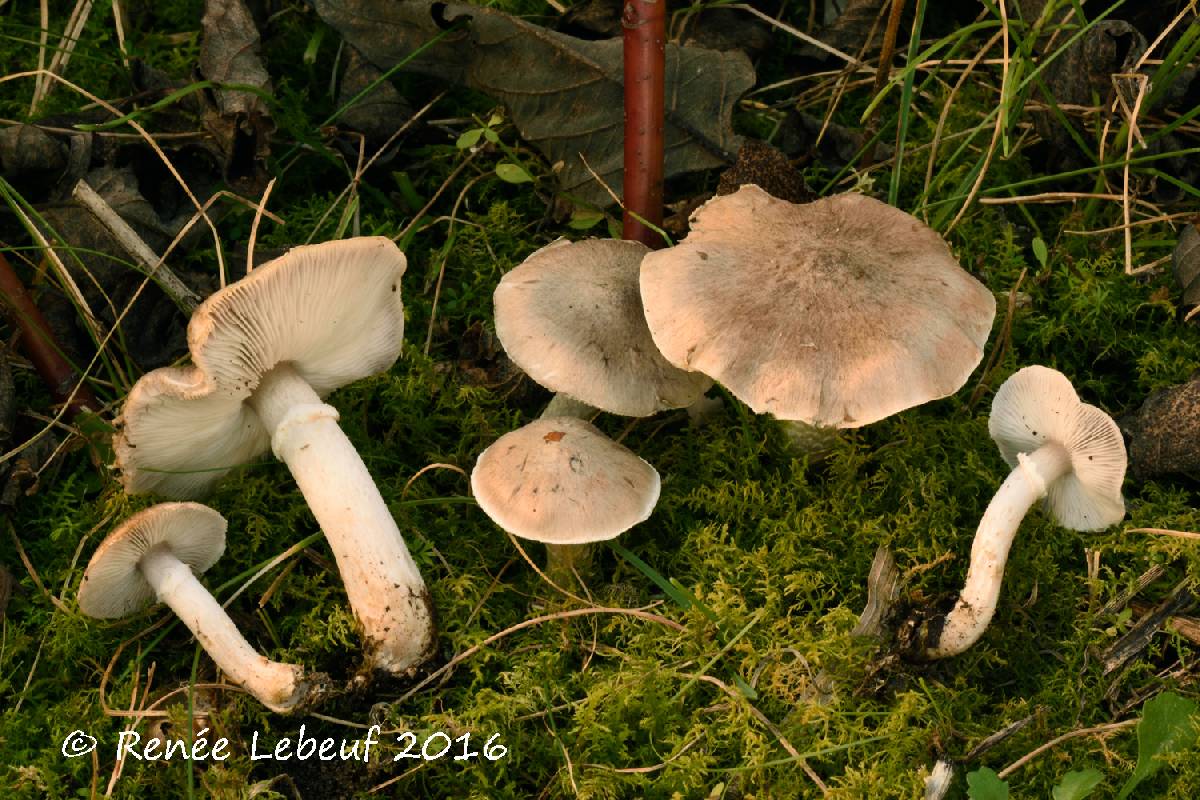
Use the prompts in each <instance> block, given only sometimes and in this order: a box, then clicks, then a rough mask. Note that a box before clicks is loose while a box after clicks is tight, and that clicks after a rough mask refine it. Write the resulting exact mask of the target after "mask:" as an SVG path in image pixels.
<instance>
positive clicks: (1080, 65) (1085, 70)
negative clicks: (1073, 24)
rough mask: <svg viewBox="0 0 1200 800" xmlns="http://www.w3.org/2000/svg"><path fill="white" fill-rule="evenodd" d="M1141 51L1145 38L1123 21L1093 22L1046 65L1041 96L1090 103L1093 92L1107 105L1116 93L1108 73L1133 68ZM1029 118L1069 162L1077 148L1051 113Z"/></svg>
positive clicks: (1080, 129)
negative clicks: (1046, 95)
mask: <svg viewBox="0 0 1200 800" xmlns="http://www.w3.org/2000/svg"><path fill="white" fill-rule="evenodd" d="M1144 52H1146V37H1144V36H1142V34H1141V33H1139V32H1138V30H1137V29H1136V28H1134V27H1133V26H1132V25H1130V24H1129V23H1128V22H1123V21H1121V20H1104V21H1102V22H1098V23H1096V25H1094V26H1093V27H1092V28H1091V29H1090V30H1088V32H1087V33H1085V34H1084V35H1083V36H1082V37H1080V38H1079V39H1077V40H1076V41H1075V42H1074V43H1073V44H1071V45H1069V46H1068V47H1067V48H1066V50H1065V51H1063V52H1062V53H1061V54H1060V55H1059V56H1058V57H1057V58H1056V59H1055V60H1054V61H1053V62H1051V63H1050V65H1049V66H1048V67H1046V72H1045V77H1044V82H1045V87H1046V90H1047V91H1048V92H1049V94H1050V96H1049V97H1046V98H1044V99H1045V100H1046V102H1048V103H1055V104H1057V105H1059V106H1064V105H1075V106H1090V105H1092V102H1093V94H1096V95H1098V96H1099V97H1100V101H1101V105H1102V106H1103V107H1105V108H1107V106H1108V104H1109V102H1110V101H1111V99H1112V96H1113V92H1114V91H1115V88H1114V86H1113V78H1112V76H1113V75H1117V74H1124V73H1129V72H1132V71H1133V67H1134V65H1135V64H1136V63H1137V60H1138V59H1139V58H1140V57H1141V55H1142V53H1144ZM1068 119H1069V117H1068ZM1033 122H1034V127H1035V128H1036V130H1037V132H1038V135H1039V136H1041V137H1042V139H1044V140H1045V141H1046V142H1048V143H1049V144H1050V147H1051V149H1052V151H1053V152H1054V154H1055V155H1056V156H1063V157H1067V158H1068V159H1071V160H1072V163H1073V160H1076V159H1078V157H1079V155H1080V154H1079V152H1078V146H1077V145H1076V144H1075V141H1074V139H1073V138H1072V136H1071V134H1070V132H1068V131H1067V130H1066V129H1065V127H1064V126H1063V125H1062V122H1061V120H1060V118H1059V117H1058V116H1056V115H1055V114H1054V113H1053V112H1052V111H1039V112H1036V113H1034V114H1033ZM1071 124H1072V125H1074V126H1075V128H1076V131H1077V133H1078V135H1080V136H1083V138H1084V141H1087V139H1088V135H1087V133H1086V132H1085V131H1084V130H1083V127H1082V126H1081V125H1079V124H1078V123H1077V122H1075V121H1074V120H1072V121H1071Z"/></svg>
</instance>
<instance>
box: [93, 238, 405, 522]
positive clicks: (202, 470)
mask: <svg viewBox="0 0 1200 800" xmlns="http://www.w3.org/2000/svg"><path fill="white" fill-rule="evenodd" d="M406 263H407V262H406V260H405V258H404V254H403V253H402V252H400V250H399V249H398V248H397V247H396V245H395V244H394V243H393V242H392V241H391V240H390V239H387V238H385V237H382V236H372V237H362V238H358V239H347V240H343V241H334V242H325V243H322V244H315V245H305V246H302V247H296V248H294V249H292V250H290V251H289V252H288V253H286V254H285V255H283V256H281V257H280V258H277V259H275V260H273V261H270V262H268V263H266V264H263V265H262V266H260V267H258V268H257V269H255V270H254V271H253V272H251V273H250V274H249V275H247V276H246V277H245V278H243V279H242V280H240V281H238V282H237V283H234V284H231V285H229V286H227V287H226V288H224V289H222V290H221V291H219V292H216V293H215V294H213V295H212V296H211V297H209V298H208V299H207V300H205V301H204V303H202V304H201V305H200V307H199V308H197V309H196V312H195V313H194V314H193V315H192V319H191V322H190V323H189V324H188V346H189V348H190V350H191V355H192V363H193V364H194V366H192V367H182V368H179V367H166V368H163V369H158V370H155V371H153V372H150V373H147V374H146V375H143V376H142V378H141V379H140V380H139V381H138V382H137V384H135V385H134V387H133V390H132V391H130V393H129V397H128V398H127V399H126V401H125V407H124V409H123V411H122V414H121V418H120V419H119V420H118V426H119V432H118V433H117V435H116V436H115V437H114V439H113V449H114V450H115V452H116V459H117V466H118V467H119V468H120V470H121V473H122V481H123V482H124V485H125V489H126V491H128V492H130V493H131V494H141V493H146V492H154V493H157V494H161V495H163V496H166V497H172V498H177V499H188V498H195V497H200V496H203V495H204V494H205V493H206V492H208V491H210V490H211V489H212V487H213V485H214V484H215V483H216V482H217V481H219V480H220V479H221V478H222V477H223V476H224V475H225V474H226V473H227V472H228V471H229V470H230V469H232V468H233V467H236V466H238V465H239V464H243V463H246V462H247V461H251V460H253V459H254V458H256V457H258V456H260V455H262V454H263V453H265V452H266V451H267V449H268V447H269V446H270V432H269V431H267V430H266V429H265V428H264V427H263V425H262V423H261V422H260V421H259V419H258V416H257V415H256V414H255V413H254V412H253V411H252V410H251V409H250V407H249V405H248V404H247V403H246V402H245V401H246V399H247V398H248V397H250V395H251V393H253V391H254V389H255V388H256V387H257V386H258V383H259V380H260V378H261V377H262V375H263V374H264V373H266V372H268V371H269V370H270V369H272V368H273V367H275V366H276V365H277V364H281V363H285V362H286V363H289V364H291V365H292V367H294V368H295V370H296V371H297V372H298V373H299V374H300V376H301V377H302V378H304V380H305V381H307V382H308V383H309V385H310V386H312V388H313V389H314V390H315V391H316V392H317V394H319V395H321V396H322V397H323V396H325V395H327V394H328V393H329V392H331V391H333V390H334V389H336V388H338V387H340V386H343V385H345V384H347V383H351V382H353V381H356V380H359V379H361V378H365V377H367V376H369V375H375V374H378V373H380V372H384V371H386V370H387V369H388V368H389V367H390V366H391V365H392V364H393V363H394V362H395V361H396V359H397V358H398V357H399V355H400V347H401V342H402V340H403V337H404V304H403V302H402V300H401V292H400V277H401V276H402V275H403V274H404V270H405V267H406Z"/></svg>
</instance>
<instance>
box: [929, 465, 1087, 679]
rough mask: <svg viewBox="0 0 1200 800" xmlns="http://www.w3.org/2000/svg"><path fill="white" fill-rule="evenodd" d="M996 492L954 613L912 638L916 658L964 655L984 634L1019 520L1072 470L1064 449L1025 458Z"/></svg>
mask: <svg viewBox="0 0 1200 800" xmlns="http://www.w3.org/2000/svg"><path fill="white" fill-rule="evenodd" d="M1017 458H1018V464H1017V466H1016V468H1015V469H1013V471H1012V472H1011V473H1009V476H1008V477H1007V478H1005V480H1004V483H1003V484H1001V485H1000V489H999V490H998V491H997V492H996V495H995V497H993V498H992V501H991V502H990V503H989V504H988V507H987V510H986V511H985V512H984V514H983V519H981V520H980V521H979V529H978V530H977V531H976V533H975V543H974V544H973V545H972V547H971V566H970V569H968V571H967V582H966V584H965V585H964V586H963V590H962V593H961V594H960V595H959V598H958V601H957V602H956V603H955V604H954V608H953V609H951V610H950V612H949V613H948V614H946V616H945V617H944V618H938V619H934V620H930V621H927V622H926V623H924V624H923V625H922V629H921V630H920V632H919V633H917V635H916V639H915V644H916V646H917V648H918V650H919V652H918V655H919V656H920V657H921V658H925V659H937V658H947V657H949V656H954V655H958V654H959V653H962V652H964V651H966V650H967V649H968V648H969V647H970V646H971V645H973V644H975V642H977V641H978V640H979V637H981V636H982V635H983V632H984V631H985V630H986V629H987V626H988V623H989V622H991V620H992V615H993V614H994V613H995V612H996V603H997V601H998V600H999V598H1000V586H1001V583H1002V581H1003V580H1004V564H1005V562H1006V561H1007V560H1008V551H1009V548H1011V547H1012V542H1013V537H1014V536H1016V533H1017V528H1019V527H1020V525H1021V519H1022V518H1023V517H1024V516H1025V514H1026V513H1027V512H1028V511H1029V509H1030V507H1032V506H1033V504H1034V503H1035V502H1037V501H1038V500H1040V499H1041V498H1042V497H1044V496H1045V494H1046V490H1047V487H1048V486H1049V485H1050V484H1052V483H1054V481H1056V480H1058V479H1059V478H1060V477H1062V476H1063V475H1065V474H1066V473H1067V472H1069V471H1070V469H1071V457H1070V455H1069V454H1068V453H1067V450H1066V448H1064V447H1063V446H1062V445H1060V444H1058V443H1056V442H1047V443H1046V444H1044V445H1042V446H1041V447H1039V448H1038V449H1037V450H1034V451H1033V452H1032V453H1029V454H1028V455H1026V454H1025V453H1020V454H1018V456H1017Z"/></svg>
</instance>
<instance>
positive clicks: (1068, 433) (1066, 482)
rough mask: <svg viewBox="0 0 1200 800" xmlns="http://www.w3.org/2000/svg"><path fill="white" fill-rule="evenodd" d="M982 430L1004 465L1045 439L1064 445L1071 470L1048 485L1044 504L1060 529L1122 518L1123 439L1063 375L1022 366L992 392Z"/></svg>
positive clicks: (1098, 525)
mask: <svg viewBox="0 0 1200 800" xmlns="http://www.w3.org/2000/svg"><path fill="white" fill-rule="evenodd" d="M988 432H989V433H991V435H992V439H994V440H995V441H996V445H997V446H998V447H999V448H1000V454H1001V455H1002V456H1003V457H1004V460H1005V461H1006V462H1008V465H1009V466H1010V467H1016V466H1017V456H1018V454H1020V453H1032V452H1033V451H1034V450H1037V449H1038V448H1039V447H1041V446H1042V445H1044V444H1046V443H1047V442H1056V443H1058V444H1059V445H1061V446H1062V447H1063V448H1065V449H1066V451H1067V454H1068V456H1069V457H1070V459H1071V471H1070V472H1068V473H1067V474H1066V475H1063V476H1062V477H1061V478H1059V479H1058V480H1057V481H1054V482H1053V483H1051V484H1050V486H1049V487H1048V489H1047V492H1046V508H1047V509H1048V510H1049V511H1050V513H1051V514H1053V515H1054V518H1055V519H1057V520H1058V522H1059V524H1060V525H1062V526H1063V527H1064V528H1071V529H1072V530H1077V531H1094V530H1100V529H1102V528H1107V527H1108V526H1109V525H1114V524H1116V523H1117V522H1120V521H1121V519H1122V518H1123V517H1124V516H1125V500H1124V499H1123V498H1122V497H1121V483H1122V481H1123V480H1124V479H1125V464H1126V457H1125V441H1124V439H1123V438H1122V437H1121V431H1120V429H1119V428H1118V427H1117V423H1115V422H1113V420H1112V418H1111V417H1109V416H1108V415H1107V414H1105V413H1104V412H1103V411H1101V410H1100V409H1098V408H1096V407H1095V406H1093V405H1089V404H1087V403H1082V402H1080V400H1079V396H1078V395H1077V394H1075V389H1074V387H1072V386H1071V382H1070V381H1069V380H1068V379H1067V377H1066V376H1065V375H1063V374H1062V373H1061V372H1058V371H1057V370H1053V369H1050V368H1049V367H1042V366H1032V367H1025V368H1024V369H1021V370H1019V371H1017V372H1015V373H1013V375H1012V376H1011V377H1009V379H1008V380H1006V381H1005V382H1004V383H1003V384H1002V385H1001V386H1000V388H999V389H998V390H997V391H996V397H995V399H994V400H993V401H992V414H991V416H990V417H989V418H988Z"/></svg>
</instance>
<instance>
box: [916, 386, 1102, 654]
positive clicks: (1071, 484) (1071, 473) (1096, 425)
mask: <svg viewBox="0 0 1200 800" xmlns="http://www.w3.org/2000/svg"><path fill="white" fill-rule="evenodd" d="M988 431H989V433H991V435H992V439H994V440H995V442H996V445H997V446H998V447H999V448H1000V453H1001V455H1003V456H1004V460H1005V461H1007V462H1008V464H1009V465H1010V466H1012V467H1013V468H1014V469H1013V471H1012V472H1011V473H1010V474H1009V476H1008V477H1007V478H1006V479H1005V480H1004V483H1003V484H1001V486H1000V489H999V490H998V491H997V492H996V496H995V497H993V498H992V501H991V502H990V503H989V504H988V507H987V510H986V511H985V512H984V514H983V519H981V520H980V522H979V528H978V530H977V531H976V533H975V542H974V544H972V546H971V566H970V568H969V570H968V571H967V581H966V584H965V585H964V586H963V590H962V593H961V594H960V595H959V598H958V601H957V602H956V603H955V604H954V608H953V609H952V610H951V611H950V613H948V614H947V615H946V616H945V617H944V618H938V619H934V620H930V621H926V622H925V623H924V624H923V625H922V626H921V629H920V630H919V632H917V633H916V634H915V637H914V639H913V640H912V641H913V642H914V643H913V644H911V645H909V647H910V648H911V649H913V650H914V651H915V653H916V655H917V656H918V657H921V658H926V659H935V658H946V657H947V656H953V655H958V654H959V653H962V652H964V651H965V650H966V649H967V648H969V647H970V646H971V645H972V644H974V643H975V642H976V641H978V640H979V637H980V636H982V635H983V632H984V629H986V628H987V626H988V623H989V622H991V619H992V615H993V614H994V613H995V611H996V601H997V600H998V599H999V597H1000V584H1001V581H1002V580H1003V578H1004V564H1005V561H1007V559H1008V551H1009V548H1010V547H1011V546H1012V541H1013V537H1014V536H1015V535H1016V533H1017V528H1018V526H1020V524H1021V519H1022V518H1023V517H1024V516H1025V513H1026V512H1027V511H1028V510H1029V508H1030V507H1031V506H1032V505H1033V504H1034V502H1036V501H1037V500H1038V499H1040V498H1042V497H1045V499H1046V508H1047V510H1048V511H1049V512H1050V514H1051V515H1052V516H1053V517H1054V518H1055V519H1056V520H1057V521H1058V523H1059V524H1060V525H1062V526H1063V527H1065V528H1070V529H1072V530H1077V531H1096V530H1101V529H1103V528H1107V527H1108V526H1110V525H1114V524H1116V523H1117V522H1119V521H1120V520H1121V519H1122V518H1123V517H1124V516H1125V501H1124V499H1122V497H1121V482H1122V481H1123V480H1124V477H1125V443H1124V441H1123V440H1122V438H1121V432H1120V430H1119V429H1118V428H1117V424H1116V423H1115V422H1113V420H1112V419H1111V418H1110V417H1109V416H1108V415H1107V414H1105V413H1104V412H1103V411H1101V410H1100V409H1098V408H1096V407H1095V406H1092V405H1088V404H1087V403H1082V402H1080V400H1079V397H1078V395H1076V394H1075V389H1074V388H1073V387H1072V386H1071V382H1070V381H1069V380H1067V378H1066V376H1064V375H1063V374H1062V373H1061V372H1058V371H1056V370H1053V369H1049V368H1048V367H1040V366H1033V367H1025V368H1024V369H1022V370H1020V371H1018V372H1016V373H1015V374H1013V375H1012V377H1010V378H1009V379H1008V380H1007V381H1005V382H1004V383H1003V385H1001V387H1000V389H999V390H998V391H997V392H996V397H995V399H994V400H993V401H992V414H991V417H990V418H989V419H988Z"/></svg>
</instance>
